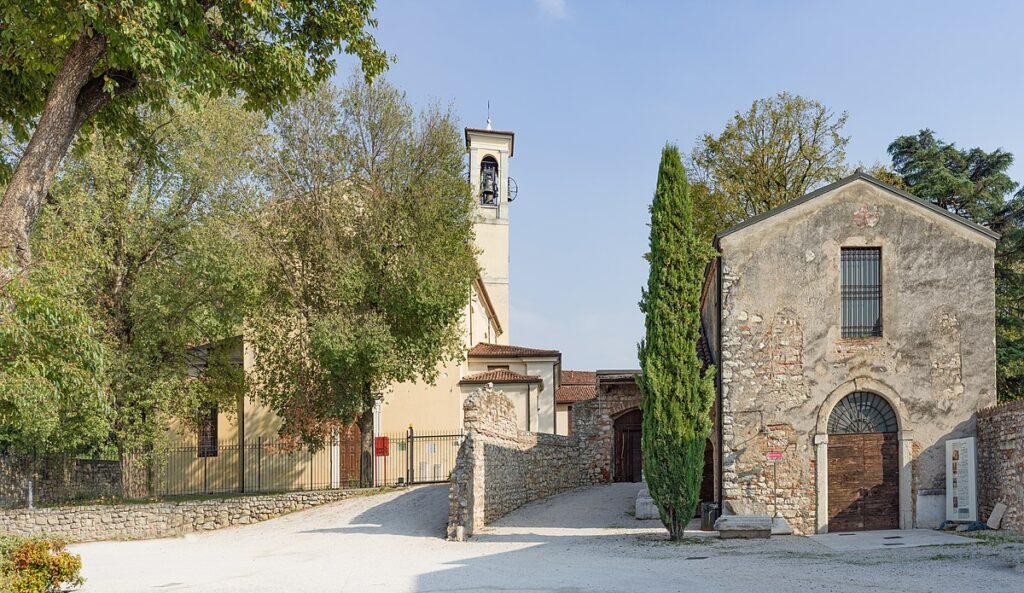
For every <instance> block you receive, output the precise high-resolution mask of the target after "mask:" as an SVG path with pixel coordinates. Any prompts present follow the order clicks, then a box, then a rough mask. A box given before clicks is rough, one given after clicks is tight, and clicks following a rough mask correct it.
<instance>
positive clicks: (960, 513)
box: [946, 437, 978, 521]
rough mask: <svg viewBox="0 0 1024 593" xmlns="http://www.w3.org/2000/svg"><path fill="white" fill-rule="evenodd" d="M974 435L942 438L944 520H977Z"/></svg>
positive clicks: (976, 473)
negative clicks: (944, 448)
mask: <svg viewBox="0 0 1024 593" xmlns="http://www.w3.org/2000/svg"><path fill="white" fill-rule="evenodd" d="M977 475H978V472H977V464H976V460H975V448H974V437H971V438H966V439H949V440H947V441H946V520H947V521H977V520H978V479H977Z"/></svg>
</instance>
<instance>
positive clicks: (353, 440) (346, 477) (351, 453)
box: [338, 424, 361, 485]
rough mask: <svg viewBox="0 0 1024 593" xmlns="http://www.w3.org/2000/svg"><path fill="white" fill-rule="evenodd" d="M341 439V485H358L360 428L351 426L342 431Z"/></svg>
mask: <svg viewBox="0 0 1024 593" xmlns="http://www.w3.org/2000/svg"><path fill="white" fill-rule="evenodd" d="M340 439H341V440H340V442H339V445H340V446H339V447H338V448H339V449H340V450H341V459H340V460H339V461H340V463H341V483H342V484H348V485H358V484H359V467H360V463H359V459H360V452H361V447H360V440H361V433H360V431H359V427H358V426H356V425H355V424H350V425H349V426H346V427H345V428H343V429H341V434H340Z"/></svg>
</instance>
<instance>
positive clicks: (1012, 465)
mask: <svg viewBox="0 0 1024 593" xmlns="http://www.w3.org/2000/svg"><path fill="white" fill-rule="evenodd" d="M977 445H978V506H979V510H980V514H979V517H980V518H981V519H982V520H983V521H984V520H985V519H986V518H987V517H988V516H989V513H991V512H992V509H993V507H995V505H996V503H1000V502H1001V503H1003V504H1005V505H1006V514H1005V515H1003V522H1002V526H1001V527H1002V528H1003V529H1012V530H1016V531H1024V400H1018V401H1014V402H1008V403H1005V404H1002V405H998V406H993V407H991V408H986V409H984V410H982V411H980V412H978V442H977Z"/></svg>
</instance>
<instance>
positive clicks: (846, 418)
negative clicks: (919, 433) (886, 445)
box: [828, 391, 899, 434]
mask: <svg viewBox="0 0 1024 593" xmlns="http://www.w3.org/2000/svg"><path fill="white" fill-rule="evenodd" d="M897 430H899V425H898V423H897V421H896V412H894V411H893V409H892V406H890V405H889V402H887V401H885V399H884V398H882V396H880V395H877V394H875V393H871V392H868V391H854V392H853V393H851V394H850V395H847V396H846V397H844V398H843V399H842V400H840V402H839V403H838V404H836V407H835V408H834V409H833V410H832V414H831V415H829V417H828V432H829V434H852V433H864V432H896V431H897Z"/></svg>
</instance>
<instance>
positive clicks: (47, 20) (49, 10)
mask: <svg viewBox="0 0 1024 593" xmlns="http://www.w3.org/2000/svg"><path fill="white" fill-rule="evenodd" d="M373 8H374V2H373V1H372V0H289V1H288V2H281V1H279V0H228V1H226V2H166V1H163V0H112V1H106V2H100V1H96V0H81V1H79V2H53V1H52V0H0V37H2V40H3V48H4V51H3V54H4V60H3V66H2V67H0V121H4V122H8V123H9V124H11V125H12V127H13V130H14V132H15V134H16V136H17V137H18V138H20V139H22V140H24V139H27V138H28V136H29V134H30V132H31V130H32V129H33V128H34V126H35V119H36V118H37V116H38V115H39V114H40V113H41V112H42V109H43V104H44V101H45V99H46V97H47V95H48V93H49V91H50V87H51V85H52V83H53V80H54V77H55V75H56V73H57V70H58V69H59V67H60V66H61V64H62V63H63V62H64V60H65V59H66V57H67V56H68V55H69V52H70V51H72V48H73V44H74V43H75V41H76V40H78V39H79V38H81V37H83V36H86V37H102V38H103V39H104V40H105V50H104V51H103V53H102V55H101V57H100V60H99V63H98V65H97V66H96V67H95V68H94V69H93V74H94V75H95V76H96V77H97V80H98V81H100V82H102V83H103V87H104V90H106V91H107V92H108V93H113V92H115V91H124V90H126V89H127V88H128V87H129V86H131V87H132V89H133V90H131V92H128V93H126V94H123V95H119V96H118V97H117V100H115V101H111V102H110V103H109V104H108V105H107V106H106V107H105V108H104V109H102V110H101V111H100V112H99V113H97V115H96V123H97V124H98V125H99V126H100V127H101V128H103V129H106V130H111V131H118V132H126V133H129V134H132V135H135V136H136V137H137V138H144V137H145V136H146V127H145V125H144V124H143V122H142V120H141V119H140V118H139V117H138V116H137V115H138V113H139V111H138V110H137V109H136V108H137V107H138V106H146V107H147V109H148V110H149V111H168V110H169V109H171V108H172V107H174V105H175V101H177V100H182V99H185V100H187V101H189V102H196V101H198V100H199V98H201V97H205V96H212V97H219V96H221V95H224V94H228V95H235V94H240V95H241V96H244V97H245V101H246V107H248V108H250V109H258V110H261V111H264V112H269V111H270V110H273V109H276V108H278V107H280V106H282V105H283V104H284V103H286V102H287V101H289V100H291V99H294V98H295V97H297V96H298V95H299V94H300V93H302V92H305V91H308V90H310V89H313V88H315V87H316V85H317V84H319V83H320V82H322V81H324V80H327V79H328V78H329V77H330V76H331V75H332V74H333V73H334V70H335V52H336V51H337V50H338V48H339V47H343V49H344V51H345V52H346V53H349V54H353V55H355V56H357V57H358V58H359V59H360V61H361V63H362V67H363V71H364V72H365V74H366V76H367V77H372V76H373V75H376V74H378V73H380V72H381V71H383V70H384V69H385V68H386V67H387V60H388V58H387V56H386V55H385V54H384V53H383V52H382V51H381V50H380V49H379V48H378V47H377V43H376V41H375V40H374V39H373V37H372V36H371V34H370V33H369V31H368V29H371V28H373V27H375V26H376V21H375V20H374V19H372V18H371V13H372V11H373ZM71 100H74V97H71ZM6 164H7V165H8V166H7V167H0V169H3V170H6V171H8V172H9V170H10V169H9V165H10V164H11V163H6Z"/></svg>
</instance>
